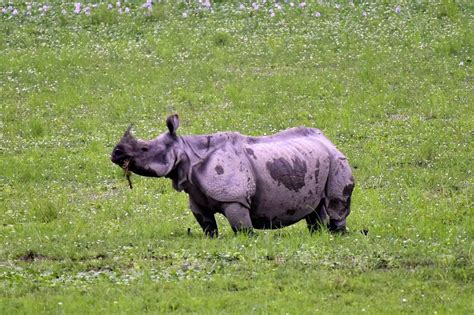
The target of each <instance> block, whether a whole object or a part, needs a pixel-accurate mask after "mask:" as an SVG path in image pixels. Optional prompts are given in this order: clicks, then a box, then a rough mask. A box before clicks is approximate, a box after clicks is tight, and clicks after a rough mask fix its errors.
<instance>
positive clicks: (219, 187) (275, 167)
mask: <svg viewBox="0 0 474 315" xmlns="http://www.w3.org/2000/svg"><path fill="white" fill-rule="evenodd" d="M166 125H167V128H168V131H167V132H164V133H162V134H161V135H159V136H158V137H157V138H155V139H153V140H148V141H146V140H141V139H136V138H135V137H134V136H133V135H132V134H131V132H130V127H129V128H128V129H127V131H126V132H125V134H124V135H123V137H122V139H121V140H120V142H119V143H118V144H117V145H116V146H115V148H114V149H113V151H112V155H111V160H112V162H113V163H115V164H117V165H119V166H121V167H124V168H125V167H126V168H127V170H130V171H131V172H133V173H136V174H138V175H142V176H149V177H166V178H170V179H171V181H172V184H173V188H174V189H175V190H177V191H185V192H186V193H187V194H188V195H189V207H190V209H191V212H192V213H193V215H194V216H195V218H196V220H197V221H198V223H199V225H200V226H201V228H202V230H203V232H204V233H205V234H206V235H208V236H211V237H215V236H217V235H218V228H217V224H216V220H215V217H214V215H215V214H216V213H221V214H223V215H224V216H225V217H226V218H227V220H228V221H229V223H230V226H231V227H232V230H233V231H234V232H237V231H247V232H253V229H254V228H255V229H276V228H281V227H285V226H288V225H291V224H294V223H296V222H298V221H300V220H302V219H305V220H306V223H307V226H308V229H309V231H310V232H314V231H316V230H318V229H319V228H320V227H321V226H326V227H327V228H328V229H329V231H332V232H345V231H346V217H347V216H348V215H349V213H350V202H351V195H352V191H353V188H354V180H353V176H352V171H351V168H350V166H349V163H348V161H347V159H346V157H345V156H344V155H343V154H342V153H341V152H340V151H338V150H337V149H336V147H335V146H334V144H332V143H331V141H329V139H328V138H326V136H325V135H324V134H323V133H322V132H321V131H320V130H319V129H315V128H305V127H297V128H291V129H287V130H285V131H281V132H278V133H276V134H274V135H270V136H261V137H251V136H244V135H242V134H240V133H238V132H220V133H215V134H211V135H189V136H181V135H178V134H177V133H176V131H177V129H178V127H179V118H178V115H176V114H175V115H171V116H169V117H168V118H167V120H166Z"/></svg>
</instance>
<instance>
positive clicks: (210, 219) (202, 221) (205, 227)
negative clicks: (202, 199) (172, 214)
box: [189, 198, 219, 237]
mask: <svg viewBox="0 0 474 315" xmlns="http://www.w3.org/2000/svg"><path fill="white" fill-rule="evenodd" d="M189 207H190V208H191V211H192V213H193V214H194V217H195V218H196V220H197V221H198V223H199V225H200V226H201V228H202V231H203V232H204V234H205V235H206V236H210V237H217V236H218V234H219V233H218V230H217V223H216V218H215V217H214V214H213V213H211V212H210V211H208V210H207V211H206V209H203V208H202V207H200V206H199V205H197V204H196V203H195V202H194V201H193V200H192V199H191V198H189Z"/></svg>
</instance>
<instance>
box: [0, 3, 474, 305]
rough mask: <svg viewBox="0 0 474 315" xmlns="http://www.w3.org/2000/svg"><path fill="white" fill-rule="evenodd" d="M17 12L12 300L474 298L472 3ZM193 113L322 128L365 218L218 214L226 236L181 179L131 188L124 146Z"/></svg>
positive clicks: (4, 123) (3, 27)
mask: <svg viewBox="0 0 474 315" xmlns="http://www.w3.org/2000/svg"><path fill="white" fill-rule="evenodd" d="M0 11H1V13H0V34H1V35H0V118H1V119H0V314H38V313H39V314H41V313H47V314H63V313H65V314H71V313H72V314H75V313H78V314H79V313H80V314H88V313H91V314H96V313H108V314H109V313H110V314H112V313H113V314H133V313H136V314H139V313H198V314H215V313H224V314H226V313H256V314H274V313H276V314H315V313H322V314H340V313H347V314H360V313H367V314H400V313H415V314H473V313H474V300H473V299H472V297H473V296H474V284H473V280H474V267H473V255H474V253H473V244H474V242H473V236H474V215H473V208H474V207H473V173H472V172H473V170H472V165H473V162H474V161H473V157H474V154H473V153H474V152H473V141H472V140H473V133H474V106H473V104H474V102H473V101H474V98H473V96H474V89H473V82H474V74H473V69H472V57H473V43H474V35H473V34H474V33H473V32H472V30H473V29H474V3H473V2H472V1H469V0H466V1H456V2H455V1H433V2H428V1H391V0H387V1H380V2H377V3H372V2H368V3H366V2H363V1H354V2H348V1H340V2H336V1H307V2H298V1H294V2H290V1H281V2H273V1H258V2H254V3H252V2H246V1H243V2H241V3H240V2H237V1H236V2H234V1H212V2H208V1H200V2H198V1H187V2H185V1H182V2H174V1H169V2H162V1H155V2H154V3H151V2H132V1H130V2H126V1H124V2H122V3H120V2H110V3H109V2H106V1H98V2H84V3H80V2H78V1H76V2H64V1H49V2H47V3H43V2H36V1H33V2H31V1H30V2H23V1H0ZM175 112H176V113H179V115H180V117H181V123H182V125H181V127H180V129H179V132H180V133H181V134H209V133H214V132H217V131H230V130H232V131H239V132H241V133H242V134H246V135H264V134H271V133H274V132H277V131H279V130H283V129H286V128H288V127H294V126H301V125H304V126H308V127H317V128H319V129H321V130H322V131H323V132H324V133H325V134H326V135H327V136H328V137H329V138H330V139H331V140H332V141H333V142H334V143H335V144H336V146H337V147H338V148H339V149H340V150H341V151H342V152H344V153H345V155H346V156H347V157H348V159H349V161H350V163H351V166H352V167H353V170H354V177H355V180H356V188H355V191H354V194H353V198H352V207H351V209H352V213H351V215H350V216H349V217H348V227H349V229H350V233H348V234H347V235H343V236H339V235H332V234H330V233H328V232H326V231H322V232H319V233H316V234H314V235H310V234H309V233H308V231H307V229H306V224H305V223H304V222H300V223H298V224H296V225H293V226H291V227H288V228H285V229H281V230H272V231H267V230H265V231H262V230H259V231H257V234H256V236H253V237H249V236H246V235H234V233H233V232H232V230H231V229H230V227H229V226H228V223H227V221H226V220H225V218H223V217H222V216H220V217H218V225H219V229H220V235H219V238H217V239H209V238H206V237H204V236H203V234H202V232H201V231H200V228H199V226H198V224H197V222H195V219H194V217H193V216H192V214H191V212H190V211H189V210H188V204H187V196H186V194H184V193H178V192H176V191H174V190H173V189H172V187H171V182H170V181H169V180H167V179H150V178H143V177H139V176H132V181H133V183H134V188H133V190H130V189H129V187H128V184H127V182H126V180H125V178H124V176H123V171H122V170H121V169H120V168H119V167H117V166H115V165H113V164H112V163H111V162H110V160H109V157H110V153H111V151H112V148H113V147H114V145H115V144H116V143H117V141H118V140H119V139H120V137H121V135H122V134H123V132H124V131H125V129H126V128H127V126H128V125H129V124H130V123H133V124H134V133H135V135H136V136H137V137H139V138H145V139H151V138H154V137H156V136H157V135H158V134H160V133H161V132H164V131H165V128H166V125H165V119H166V117H167V116H168V115H169V114H171V113H175ZM188 229H190V233H188ZM362 229H368V230H369V232H368V234H367V235H363V234H361V233H359V232H357V231H359V230H362Z"/></svg>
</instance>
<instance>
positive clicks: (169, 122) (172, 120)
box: [166, 114, 179, 136]
mask: <svg viewBox="0 0 474 315" xmlns="http://www.w3.org/2000/svg"><path fill="white" fill-rule="evenodd" d="M166 126H168V130H169V132H170V135H172V136H175V135H176V129H178V127H179V117H178V114H174V115H171V116H169V117H168V118H167V119H166Z"/></svg>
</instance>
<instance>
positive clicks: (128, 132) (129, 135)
mask: <svg viewBox="0 0 474 315" xmlns="http://www.w3.org/2000/svg"><path fill="white" fill-rule="evenodd" d="M132 127H133V125H132V124H130V125H129V126H128V128H127V130H126V131H125V133H124V134H123V136H124V138H125V137H133V136H132V133H131V131H132Z"/></svg>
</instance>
